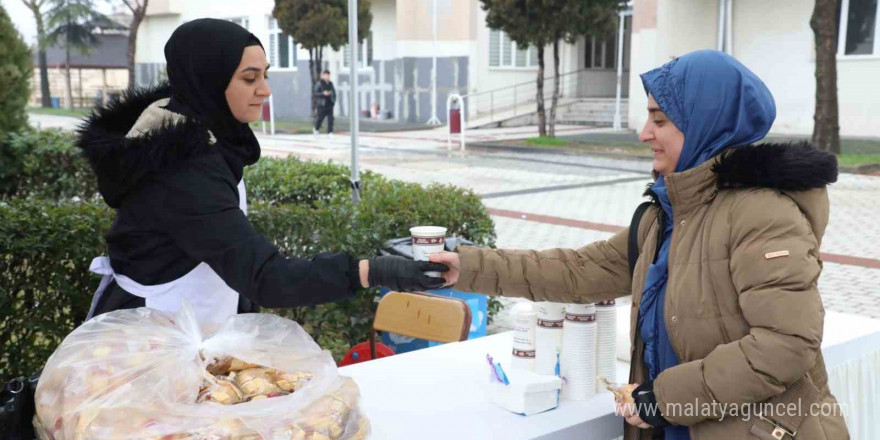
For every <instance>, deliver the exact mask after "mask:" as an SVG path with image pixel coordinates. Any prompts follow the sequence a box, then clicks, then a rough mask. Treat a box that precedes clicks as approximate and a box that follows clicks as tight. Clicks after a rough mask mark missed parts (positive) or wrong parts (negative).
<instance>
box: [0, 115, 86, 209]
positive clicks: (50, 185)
mask: <svg viewBox="0 0 880 440" xmlns="http://www.w3.org/2000/svg"><path fill="white" fill-rule="evenodd" d="M97 191H98V182H97V180H96V179H95V176H94V174H92V170H91V169H90V168H89V163H88V162H87V161H86V159H85V158H84V157H82V155H80V154H79V151H78V150H77V149H76V148H74V147H73V134H71V133H68V132H63V131H61V130H25V131H21V132H18V133H12V134H10V135H8V136H5V137H4V138H2V139H0V198H10V197H36V198H43V199H53V200H61V199H71V198H74V197H77V198H79V199H82V200H85V199H90V198H96V197H97Z"/></svg>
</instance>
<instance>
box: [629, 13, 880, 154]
mask: <svg viewBox="0 0 880 440" xmlns="http://www.w3.org/2000/svg"><path fill="white" fill-rule="evenodd" d="M733 6H734V8H733V19H732V21H733V56H734V57H736V58H737V59H738V60H740V61H741V62H742V63H743V64H745V65H746V66H747V67H748V68H749V69H751V70H752V71H754V72H755V74H757V75H758V76H759V77H760V78H761V79H762V80H764V82H765V83H766V84H767V87H768V88H769V89H770V91H771V92H772V93H773V97H774V99H775V100H776V122H775V123H774V125H773V128H772V129H771V133H772V134H785V135H810V134H812V131H813V112H814V110H815V93H816V79H815V69H816V64H815V60H816V59H815V53H814V40H813V38H814V37H813V31H812V29H810V16H811V14H812V12H813V0H790V1H786V2H768V1H765V0H733ZM717 7H718V2H717V1H715V0H711V1H698V0H657V9H658V10H657V27H656V28H655V29H641V30H639V31H637V32H634V33H633V51H632V66H633V68H632V71H631V73H630V106H629V124H630V127H632V128H635V129H641V127H642V126H643V125H644V123H645V120H646V118H647V114H646V112H645V106H646V103H647V98H646V97H645V94H644V91H643V88H642V84H641V81H640V80H639V77H638V75H639V74H640V73H643V72H645V71H647V70H650V69H651V68H653V67H656V66H659V65H661V64H663V63H664V62H666V61H667V60H668V59H669V57H671V56H677V55H682V54H684V53H687V52H689V51H691V50H696V49H702V48H706V47H709V48H715V47H716V44H717V42H716V39H717V20H718V15H717V14H718V11H717ZM637 8H638V1H637ZM684 11H687V13H685V12H684ZM637 12H638V11H637ZM837 75H838V77H837V87H838V101H839V110H840V115H839V121H840V134H841V136H854V137H876V136H878V135H880V131H878V130H877V128H876V127H877V122H876V115H877V114H878V113H880V87H878V86H877V80H878V79H880V56H877V57H873V58H868V59H853V58H846V57H842V58H838V61H837Z"/></svg>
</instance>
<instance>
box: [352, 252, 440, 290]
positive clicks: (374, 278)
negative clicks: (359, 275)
mask: <svg viewBox="0 0 880 440" xmlns="http://www.w3.org/2000/svg"><path fill="white" fill-rule="evenodd" d="M448 270H449V268H448V267H446V265H445V264H440V263H431V262H429V261H413V260H410V259H409V258H404V257H398V256H387V257H373V258H370V274H369V281H370V287H387V288H389V289H391V290H394V291H397V292H419V291H422V290H431V289H439V288H441V287H443V284H444V283H445V282H444V280H443V278H436V277H429V276H427V275H425V272H446V271H448Z"/></svg>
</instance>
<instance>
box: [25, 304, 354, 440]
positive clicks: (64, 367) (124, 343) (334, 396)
mask: <svg viewBox="0 0 880 440" xmlns="http://www.w3.org/2000/svg"><path fill="white" fill-rule="evenodd" d="M358 399H359V392H358V388H357V385H356V384H355V383H354V382H353V381H352V380H351V379H350V378H347V377H343V376H339V374H338V372H337V369H336V364H335V363H334V362H333V358H332V357H331V356H330V354H329V352H327V351H324V350H321V348H320V347H318V345H317V344H315V342H314V341H313V340H312V339H311V337H309V335H308V334H307V333H306V332H305V331H304V330H303V329H302V328H301V327H300V326H299V325H298V324H296V323H295V322H293V321H290V320H287V319H284V318H281V317H279V316H275V315H268V314H243V315H235V316H232V317H230V318H229V320H227V321H226V322H225V323H223V324H222V325H221V326H220V327H219V328H215V329H211V330H208V329H204V328H200V327H199V325H198V324H197V323H196V320H195V316H194V315H193V313H192V310H191V308H189V306H187V305H185V306H184V307H183V308H182V309H181V311H180V312H179V313H178V314H177V315H176V316H170V315H167V314H164V313H162V312H158V311H155V310H152V309H148V308H139V309H131V310H119V311H115V312H111V313H107V314H104V315H100V316H98V317H96V318H94V319H92V320H90V321H89V322H87V323H85V324H83V325H82V326H80V327H79V328H77V329H76V330H74V331H73V332H72V333H71V334H70V335H69V336H68V337H67V338H66V339H65V340H64V342H62V343H61V345H60V346H59V347H58V349H57V350H56V351H55V353H54V354H53V355H52V357H50V358H49V361H48V362H47V364H46V367H45V368H44V370H43V373H42V376H41V378H40V382H39V384H38V386H37V393H36V406H37V416H36V418H35V419H34V425H35V427H36V428H37V431H38V434H39V437H40V438H41V439H43V440H48V439H53V440H86V439H89V440H104V439H106V440H110V439H113V440H135V439H136V440H185V439H191V440H195V439H218V440H220V439H222V440H258V439H270V440H276V439H283V440H289V439H301V440H313V439H315V440H316V439H333V440H336V439H340V440H360V439H364V438H366V437H367V436H368V434H369V432H370V424H369V421H368V420H367V418H366V417H365V416H364V415H363V413H362V412H361V410H360V409H359V406H358Z"/></svg>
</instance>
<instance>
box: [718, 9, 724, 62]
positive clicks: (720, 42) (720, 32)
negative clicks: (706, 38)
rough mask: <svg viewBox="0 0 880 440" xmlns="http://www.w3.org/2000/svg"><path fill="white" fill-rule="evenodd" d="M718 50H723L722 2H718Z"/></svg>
mask: <svg viewBox="0 0 880 440" xmlns="http://www.w3.org/2000/svg"><path fill="white" fill-rule="evenodd" d="M718 50H719V51H722V50H724V0H718Z"/></svg>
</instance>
